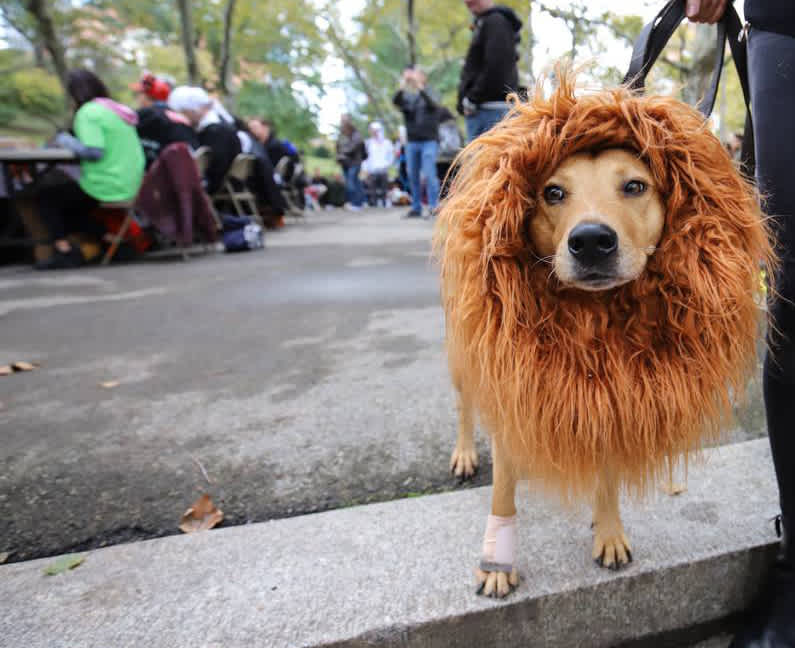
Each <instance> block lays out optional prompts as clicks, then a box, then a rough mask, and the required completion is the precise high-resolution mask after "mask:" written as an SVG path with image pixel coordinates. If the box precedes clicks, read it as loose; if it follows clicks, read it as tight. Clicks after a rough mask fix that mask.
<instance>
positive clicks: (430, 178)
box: [422, 140, 439, 210]
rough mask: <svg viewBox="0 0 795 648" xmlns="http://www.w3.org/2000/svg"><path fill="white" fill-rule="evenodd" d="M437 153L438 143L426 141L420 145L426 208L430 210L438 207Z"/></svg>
mask: <svg viewBox="0 0 795 648" xmlns="http://www.w3.org/2000/svg"><path fill="white" fill-rule="evenodd" d="M438 153H439V142H437V141H436V140H428V141H427V142H423V143H422V174H423V175H424V176H425V179H426V183H427V189H428V207H429V208H430V209H431V210H434V209H436V207H437V206H438V205H439V177H438V176H437V175H436V157H437V155H438Z"/></svg>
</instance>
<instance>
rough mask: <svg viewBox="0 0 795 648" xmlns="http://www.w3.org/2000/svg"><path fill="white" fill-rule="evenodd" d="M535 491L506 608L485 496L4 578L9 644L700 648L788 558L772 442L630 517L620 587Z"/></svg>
mask: <svg viewBox="0 0 795 648" xmlns="http://www.w3.org/2000/svg"><path fill="white" fill-rule="evenodd" d="M520 493H521V494H520V497H519V498H518V499H519V513H518V516H519V520H520V524H519V540H518V547H519V549H518V558H517V566H518V569H519V572H520V574H521V576H522V582H521V583H520V586H519V588H518V589H517V590H516V591H515V592H514V593H513V594H511V596H510V597H509V598H507V599H505V600H504V601H497V600H493V599H487V598H484V597H478V596H476V595H475V592H474V584H473V574H472V569H473V567H474V565H475V564H476V562H477V559H478V553H479V549H480V540H481V534H482V531H483V527H484V524H485V519H486V515H487V513H488V510H489V499H490V494H491V489H490V487H484V488H476V489H467V490H464V491H461V492H457V493H445V494H440V495H430V496H425V497H419V498H414V499H401V500H396V501H392V502H385V503H379V504H371V505H368V506H359V507H352V508H348V509H339V510H335V511H329V512H325V513H317V514H311V515H304V516H297V517H293V518H287V519H281V520H273V521H270V522H265V523H261V524H252V525H246V526H238V527H234V528H229V529H218V530H212V531H206V532H202V533H197V534H192V535H188V536H178V537H170V538H161V539H156V540H150V541H146V542H139V543H130V544H124V545H119V546H116V547H110V548H105V549H98V550H95V551H92V552H89V553H87V555H85V562H84V563H83V564H82V565H81V566H79V567H78V568H76V569H74V570H73V571H69V572H65V573H62V574H59V575H56V576H45V575H43V573H42V570H43V568H45V567H46V566H47V565H49V564H50V563H51V562H52V559H41V560H34V561H27V562H22V563H17V564H12V565H5V566H0V600H2V601H3V613H2V614H0V646H9V647H11V646H14V647H18V646H25V647H26V648H44V647H45V646H46V647H48V648H61V647H62V648H66V647H69V648H84V647H98V648H99V647H107V646H114V647H119V648H121V647H127V646H130V647H133V646H135V647H139V646H147V647H150V648H161V647H162V648H166V647H168V648H174V647H179V646H197V647H202V648H221V647H223V648H237V647H241V648H242V647H244V646H245V647H250V646H267V647H268V648H299V647H301V646H327V647H329V646H334V647H335V648H343V647H345V648H364V647H365V646H374V645H378V646H404V647H405V646H417V647H422V648H447V647H452V646H458V647H472V646H506V647H513V646H516V647H519V646H521V647H530V648H533V647H536V646H539V647H540V646H543V647H545V648H557V647H565V648H570V647H572V646H582V647H587V648H600V647H607V646H641V645H642V646H655V648H660V646H674V645H676V646H684V645H689V646H692V645H695V644H696V643H697V642H699V641H701V640H704V639H706V638H707V637H709V636H710V635H714V634H717V631H715V622H716V621H720V620H721V619H724V618H726V617H727V615H730V614H732V613H734V612H736V611H737V610H739V609H741V608H743V607H744V606H745V605H746V604H747V603H748V601H749V600H750V599H751V597H752V596H753V595H754V592H755V590H756V589H757V587H758V584H759V581H760V579H761V577H762V575H763V574H764V567H765V564H766V563H767V562H768V561H769V559H770V558H771V556H772V551H771V550H772V543H773V542H774V538H775V536H774V533H773V529H772V524H771V523H770V517H771V516H772V515H773V514H774V513H775V504H774V501H775V483H774V478H773V471H772V466H771V461H770V455H769V448H768V444H767V441H766V440H764V439H761V440H756V441H749V442H747V443H739V444H734V445H729V446H723V447H719V448H715V449H712V450H709V451H707V453H706V456H705V461H703V462H702V463H701V464H699V465H698V466H695V467H693V468H692V470H691V475H690V483H689V489H688V490H687V491H686V492H685V493H683V494H681V495H679V496H677V497H670V496H667V495H663V494H660V493H658V494H657V495H656V496H655V497H652V498H651V499H650V500H647V501H646V502H644V503H637V502H635V503H633V502H625V503H624V508H623V517H624V522H625V526H626V527H627V531H628V533H629V535H630V537H631V539H632V543H633V549H634V554H635V561H634V563H632V564H631V565H630V566H629V567H627V568H626V569H625V570H622V571H621V572H618V573H615V572H610V571H607V570H603V569H599V568H598V567H596V566H595V565H594V564H593V561H592V560H591V558H590V546H591V532H590V529H589V520H590V517H589V512H588V511H585V510H582V511H581V510H574V509H561V508H559V507H557V506H555V505H554V504H552V503H550V502H545V501H544V500H543V499H541V498H539V497H536V496H535V495H533V494H531V493H528V491H527V489H526V488H524V487H522V488H521V489H520ZM703 628H707V629H708V630H709V634H703V633H702V634H701V635H699V631H700V629H703ZM672 636H673V637H680V638H685V636H687V638H688V639H687V641H683V642H682V643H671V641H670V639H671V637H672ZM724 640H725V637H723V638H720V637H718V638H713V639H712V640H711V641H710V642H709V643H706V644H703V645H704V646H710V647H714V646H720V645H721V643H720V642H721V641H724ZM723 645H725V643H724V644H723Z"/></svg>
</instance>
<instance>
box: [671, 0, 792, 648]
mask: <svg viewBox="0 0 795 648" xmlns="http://www.w3.org/2000/svg"><path fill="white" fill-rule="evenodd" d="M726 5H727V2H726V0H688V2H687V5H686V12H687V15H688V17H689V18H690V19H691V20H693V21H694V22H708V23H714V22H716V21H717V20H719V19H720V17H721V16H722V15H723V13H724V11H725V9H726ZM744 13H745V19H746V21H747V25H746V27H747V29H746V38H747V43H748V44H747V47H748V76H749V82H750V89H751V108H752V113H753V124H754V143H755V149H756V180H757V183H758V185H759V189H760V192H761V194H762V195H763V196H765V201H764V205H763V206H764V209H765V211H766V213H767V214H769V215H770V217H771V218H772V223H773V230H774V232H775V235H776V239H777V251H778V253H779V255H780V267H779V268H778V272H777V273H776V277H775V286H776V291H775V292H772V293H771V294H770V295H769V299H768V312H769V313H770V316H771V317H772V319H773V323H774V326H769V327H768V346H767V348H768V351H767V354H766V357H765V362H764V369H763V380H762V389H763V393H764V399H765V413H766V416H767V431H768V436H769V438H770V447H771V450H772V454H773V465H774V466H775V471H776V477H777V480H778V489H779V503H780V506H781V516H780V518H778V524H777V527H778V529H779V530H781V531H783V535H782V538H781V550H780V553H779V556H778V558H777V559H776V561H775V562H774V563H773V566H772V569H771V572H770V574H769V575H768V579H767V583H766V585H765V587H764V589H763V591H762V595H761V597H760V599H759V601H758V602H757V604H756V605H755V606H754V607H753V608H752V610H751V613H750V614H749V615H748V616H747V618H746V619H745V623H744V624H743V628H742V629H741V630H740V632H739V633H738V634H737V635H736V636H735V637H734V640H733V641H732V643H731V648H795V434H793V433H792V421H793V420H795V400H794V399H793V398H792V395H793V393H795V186H794V185H793V183H792V169H793V167H795V121H793V119H792V116H793V114H795V3H793V2H792V0H745V12H744Z"/></svg>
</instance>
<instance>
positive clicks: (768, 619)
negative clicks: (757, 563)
mask: <svg viewBox="0 0 795 648" xmlns="http://www.w3.org/2000/svg"><path fill="white" fill-rule="evenodd" d="M794 612H795V568H793V566H792V565H791V564H789V563H787V562H785V561H783V560H781V559H779V560H778V561H777V562H776V563H775V564H774V565H773V566H772V568H771V570H770V575H769V576H768V580H767V582H766V583H765V585H764V590H763V591H762V594H761V596H760V598H759V600H758V601H757V603H756V605H755V606H754V607H753V608H752V610H751V612H750V614H748V616H747V618H746V619H744V623H743V628H742V629H741V630H740V631H739V632H738V633H737V635H736V636H735V637H734V640H733V641H732V643H731V645H730V646H729V648H795V616H794V615H793V613H794Z"/></svg>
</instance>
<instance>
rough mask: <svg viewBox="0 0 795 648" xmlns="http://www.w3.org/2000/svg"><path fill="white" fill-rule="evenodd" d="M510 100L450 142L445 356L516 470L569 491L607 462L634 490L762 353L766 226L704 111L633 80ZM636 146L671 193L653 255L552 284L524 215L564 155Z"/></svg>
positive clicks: (675, 452) (711, 414)
mask: <svg viewBox="0 0 795 648" xmlns="http://www.w3.org/2000/svg"><path fill="white" fill-rule="evenodd" d="M558 81H559V86H558V87H557V88H556V89H555V90H554V92H552V93H551V95H550V96H548V97H545V96H544V93H543V92H542V90H541V86H540V85H539V86H538V88H537V89H536V91H535V94H534V96H531V97H530V98H529V100H528V101H519V100H518V99H516V98H515V97H514V99H513V106H512V109H511V111H510V113H509V116H508V117H507V118H506V119H504V120H503V121H502V122H501V123H499V124H498V125H497V126H496V127H495V128H493V129H492V130H491V131H489V132H488V133H486V134H485V135H482V136H481V137H479V138H478V139H477V140H475V141H474V142H473V143H471V144H470V145H469V146H467V148H466V149H464V151H463V152H462V153H461V155H460V156H459V160H458V165H459V166H458V172H457V175H456V176H455V179H454V180H453V182H452V187H451V190H450V193H449V197H448V198H447V200H446V202H445V203H444V204H443V207H442V209H441V212H440V216H439V222H438V224H437V230H436V236H435V250H436V254H437V255H438V257H439V259H440V263H441V277H442V298H443V303H444V310H445V314H446V329H447V330H446V335H447V347H448V355H449V363H450V368H451V373H452V374H453V379H454V382H455V383H456V386H457V387H458V388H459V389H463V390H466V391H467V392H468V393H469V395H470V397H471V398H472V400H473V402H474V405H475V407H476V409H477V410H478V412H479V414H480V417H481V420H482V422H483V423H484V425H485V427H486V428H488V430H489V432H490V433H491V434H492V435H494V436H495V437H496V438H497V439H499V441H500V442H501V443H502V444H503V447H505V448H506V449H507V451H509V452H510V454H511V458H512V462H513V463H515V464H516V465H518V466H521V468H522V470H523V472H524V473H525V474H526V475H527V476H530V477H531V478H533V479H538V481H539V482H540V483H541V484H542V485H544V486H546V487H548V488H550V489H552V490H553V491H557V492H559V493H560V494H562V495H564V496H565V497H566V498H570V497H581V496H584V495H586V494H589V493H592V492H593V490H594V488H595V486H596V480H597V473H598V470H599V468H600V467H602V466H604V464H605V463H606V462H609V463H610V464H611V465H612V466H614V469H615V470H616V471H617V477H618V479H619V481H620V483H621V484H623V485H624V487H625V488H627V489H628V490H629V491H630V492H636V493H642V492H643V491H645V490H646V489H647V488H648V486H649V485H650V484H651V483H652V481H653V480H655V479H656V478H657V477H658V476H659V475H660V472H661V470H662V469H663V468H664V467H666V466H669V465H670V462H671V461H673V460H675V458H677V457H678V456H680V455H682V454H687V453H689V452H691V451H693V450H695V449H697V448H698V447H699V446H700V445H701V444H702V442H703V441H705V440H707V439H713V438H715V437H716V436H717V435H718V433H719V431H720V429H721V427H722V425H723V424H724V423H725V422H726V420H727V417H728V416H729V415H730V414H731V399H732V396H733V395H740V394H743V393H744V390H745V382H746V379H747V378H748V376H749V374H750V372H751V371H752V370H753V369H754V368H755V366H756V365H755V359H756V341H757V339H758V333H759V324H760V313H761V312H762V309H761V308H760V305H761V303H762V300H763V292H764V288H763V286H762V284H761V281H760V262H770V261H771V259H772V252H771V245H770V237H769V234H768V231H767V229H766V225H765V221H764V220H763V218H762V216H761V212H760V209H759V205H758V200H757V195H756V193H755V191H754V189H753V187H752V185H751V184H750V183H749V182H747V181H746V180H745V179H744V178H743V177H742V176H741V175H740V173H738V170H737V168H736V167H735V165H734V163H733V162H732V160H731V159H730V157H729V156H728V154H727V153H726V152H725V150H724V149H723V147H722V146H721V143H720V142H719V140H718V139H717V138H716V137H715V136H714V135H713V134H712V133H711V132H710V131H709V129H708V125H707V124H706V123H705V121H704V117H703V116H702V115H701V114H699V113H698V112H696V111H695V110H694V109H692V108H690V107H689V106H687V105H685V104H683V103H682V102H680V101H678V100H676V99H673V98H666V97H661V96H648V97H647V96H640V95H638V94H634V93H632V92H631V91H629V90H628V89H626V88H623V87H622V88H617V89H613V90H605V91H602V92H598V93H594V94H583V95H581V96H575V92H574V77H573V76H572V75H567V74H564V75H562V76H560V77H559V79H558ZM610 148H620V149H625V150H629V151H631V152H634V153H635V154H636V155H638V156H639V157H640V158H641V159H642V160H643V161H644V162H645V163H646V164H647V166H648V168H649V169H650V172H651V174H652V176H653V178H654V180H655V183H656V185H657V187H658V189H659V192H660V195H661V197H662V200H663V203H664V206H665V224H664V228H663V233H662V237H661V240H660V242H659V245H658V247H657V249H656V252H655V253H654V254H653V255H652V256H651V257H650V258H649V260H648V263H647V265H646V268H645V270H644V271H643V273H642V274H641V275H640V276H639V277H638V278H637V279H635V280H634V281H632V282H630V283H628V284H625V285H623V286H620V287H618V288H614V289H612V290H607V291H604V292H586V291H581V290H576V289H572V288H570V287H566V286H564V285H562V284H561V283H560V282H559V281H558V280H557V278H556V276H555V275H554V273H553V272H552V270H551V266H550V265H549V264H548V263H547V262H545V260H543V259H540V258H539V256H540V255H539V254H537V253H536V252H535V251H534V249H533V243H532V240H531V238H530V236H529V233H528V223H529V222H530V221H531V220H532V219H533V218H534V214H535V207H536V205H535V201H536V197H537V196H538V194H539V191H540V190H541V189H542V188H543V187H544V183H545V181H546V180H547V179H548V178H549V177H550V175H551V174H552V173H553V172H554V171H555V169H556V168H557V167H558V166H559V165H560V163H561V162H562V161H564V160H565V159H566V158H567V157H568V156H570V155H572V154H574V153H577V152H583V151H591V152H595V151H601V150H605V149H610Z"/></svg>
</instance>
